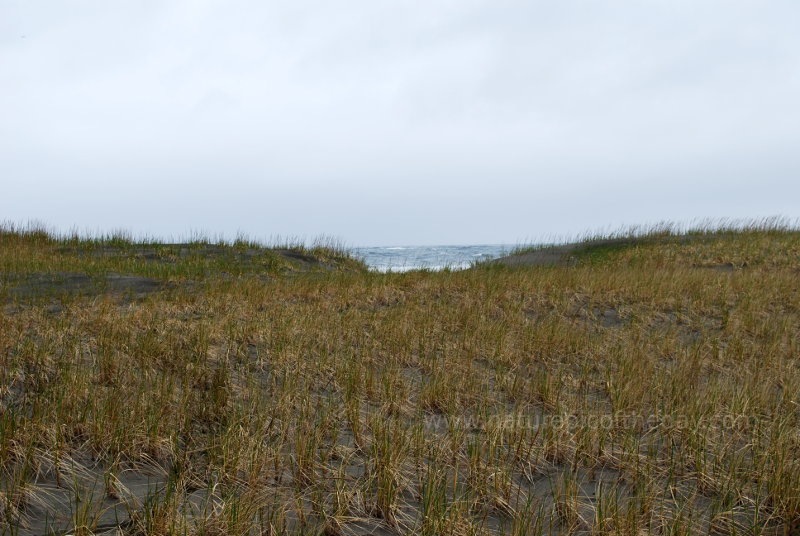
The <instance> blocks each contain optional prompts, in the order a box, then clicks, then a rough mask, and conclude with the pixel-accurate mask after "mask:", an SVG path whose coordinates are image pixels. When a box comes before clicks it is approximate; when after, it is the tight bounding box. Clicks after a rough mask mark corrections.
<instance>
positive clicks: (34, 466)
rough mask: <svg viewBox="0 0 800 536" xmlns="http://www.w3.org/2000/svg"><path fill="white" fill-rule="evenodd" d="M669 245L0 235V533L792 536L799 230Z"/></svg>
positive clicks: (799, 468) (797, 494) (796, 505)
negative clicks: (493, 257) (433, 253)
mask: <svg viewBox="0 0 800 536" xmlns="http://www.w3.org/2000/svg"><path fill="white" fill-rule="evenodd" d="M686 236H689V235H685V234H680V233H673V234H670V235H665V236H664V237H662V238H660V239H658V240H646V239H641V240H629V241H628V242H627V243H624V244H614V245H613V246H611V247H605V246H603V247H598V248H591V247H589V248H583V249H581V250H579V251H577V252H573V253H570V254H571V255H572V256H573V257H574V261H573V262H571V263H570V265H569V266H534V267H507V266H502V265H496V264H492V265H489V264H487V265H481V266H477V267H475V268H473V269H471V270H465V271H451V272H447V271H445V272H422V271H420V272H409V273H403V274H378V273H373V272H369V271H367V270H365V269H363V265H360V264H358V262H357V261H352V260H351V259H348V258H347V257H346V254H345V253H344V252H342V251H339V250H336V249H335V248H333V249H332V251H330V252H323V251H317V252H314V251H311V250H306V251H301V252H299V254H301V255H305V256H306V257H305V258H306V260H305V261H302V260H300V259H299V258H298V257H296V256H295V257H292V255H291V254H288V253H285V252H284V253H279V252H276V251H267V250H266V249H264V250H263V251H261V250H259V249H258V248H257V247H256V245H254V244H248V245H242V244H240V245H238V246H237V245H236V244H217V245H215V246H214V247H215V248H216V249H213V250H211V251H209V250H203V249H202V248H207V247H208V245H207V244H201V245H197V248H198V251H197V252H195V253H196V254H195V253H192V252H191V251H190V252H189V253H188V254H185V253H182V252H181V249H180V247H184V246H176V245H172V246H169V245H164V246H162V245H159V244H146V245H144V244H133V243H123V244H111V243H109V242H110V241H109V240H105V241H103V240H99V241H95V242H93V243H92V244H93V245H92V244H90V243H85V242H81V241H80V240H78V239H76V240H75V241H74V242H73V243H71V244H70V243H66V241H65V240H64V239H57V238H53V237H51V236H48V235H46V234H36V233H26V232H20V231H19V230H14V229H6V230H5V231H4V232H2V233H0V273H3V279H2V285H3V286H2V287H0V299H2V300H3V301H2V303H0V307H2V310H1V312H0V360H1V362H0V363H1V366H0V471H1V472H0V527H2V529H0V532H2V533H8V534H48V533H58V534H63V533H66V532H69V533H72V534H92V533H95V534H96V533H102V532H109V531H112V532H114V533H122V534H326V535H340V534H342V535H343V534H366V533H374V534H419V535H432V536H433V535H454V536H455V535H469V534H512V535H524V534H622V535H639V534H672V535H681V534H721V535H725V534H730V535H734V534H785V535H790V534H797V533H798V532H800V395H799V394H798V393H800V362H799V361H798V357H799V356H800V348H799V347H798V346H799V343H798V340H800V337H799V336H798V335H799V334H800V288H798V287H799V286H798V284H797V282H798V278H799V277H800V233H799V232H798V231H796V230H794V229H792V228H787V227H782V226H771V227H770V226H761V227H760V228H750V229H736V230H728V231H727V232H720V233H712V232H708V233H705V234H704V236H703V239H685V237H686ZM607 238H612V239H613V238H619V237H607ZM640 238H641V237H640ZM597 239H598V237H592V240H594V241H595V244H596V241H597ZM192 247H194V246H192ZM92 248H94V249H92ZM113 248H116V249H113ZM160 248H164V249H163V250H162V249H160ZM170 248H171V249H170ZM176 248H177V249H176ZM237 248H238V249H237ZM112 249H113V252H112V253H108V252H109V251H112ZM189 249H190V250H191V247H190V248H189ZM253 249H255V250H256V251H257V253H252V254H251V256H247V255H244V256H242V255H239V254H238V253H237V251H239V252H241V251H243V250H245V251H246V250H253ZM277 249H282V248H277ZM140 250H141V251H140ZM145 250H146V251H145ZM153 250H155V252H156V255H155V256H154V257H153V256H150V255H149V254H150V253H152V252H153ZM87 251H88V252H98V251H99V252H101V253H100V254H87V253H86V252H87ZM119 251H122V252H123V253H119ZM143 251H144V253H143ZM159 252H163V253H164V254H163V255H161V256H159ZM273 253H274V254H275V255H276V257H274V258H275V262H274V263H270V262H267V261H266V260H263V261H262V260H261V259H262V258H263V259H267V258H272V257H270V255H272V254H273ZM325 255H327V257H326V256H325ZM254 258H255V259H257V260H253V259H254ZM312 258H313V259H316V262H312V261H311V260H310V259H312ZM284 263H286V264H284ZM110 272H113V273H115V274H121V275H122V276H126V277H127V276H130V275H135V276H137V277H142V278H148V279H152V280H154V281H156V282H157V284H153V285H151V286H149V287H147V288H144V287H137V286H135V285H134V286H131V287H125V289H124V291H120V292H110V291H108V289H109V288H116V287H113V284H117V283H114V282H113V281H119V278H118V279H115V280H113V281H112V282H109V280H104V279H103V278H104V277H108V275H107V274H108V273H110ZM47 273H51V274H52V273H56V274H61V276H59V277H62V279H63V278H65V277H67V276H64V274H73V275H70V276H69V277H73V279H74V278H76V277H77V276H76V275H74V274H79V273H84V274H90V275H91V276H92V278H93V279H92V282H94V283H97V284H98V285H99V287H97V288H95V287H94V286H92V285H91V284H89V283H87V284H86V285H77V287H76V286H75V285H73V286H69V285H68V286H64V285H61V286H59V284H56V283H53V281H56V280H57V278H55V279H46V278H45V279H42V277H44V276H42V274H47ZM26 274H36V275H35V277H33V278H31V277H28V278H27V279H26ZM43 280H44V281H45V282H46V283H41V281H43ZM31 281H34V282H35V283H36V285H38V286H36V285H34V284H33V283H31ZM103 281H106V283H105V285H106V286H105V287H104V286H103V284H104V283H103ZM167 282H168V283H169V284H167ZM198 282H199V283H198ZM51 284H52V286H53V288H55V289H58V290H57V291H56V292H53V293H47V292H41V291H37V292H35V293H32V292H23V291H20V290H19V289H21V288H22V289H25V288H28V287H30V286H32V285H33V286H36V288H38V289H40V290H41V288H46V287H47V286H48V285H51ZM74 288H77V289H78V290H77V291H74ZM98 289H99V290H98Z"/></svg>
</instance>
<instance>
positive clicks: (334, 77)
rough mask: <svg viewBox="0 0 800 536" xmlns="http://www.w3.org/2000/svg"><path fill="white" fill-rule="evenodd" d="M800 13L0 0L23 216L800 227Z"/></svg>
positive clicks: (504, 0) (382, 228)
mask: <svg viewBox="0 0 800 536" xmlns="http://www.w3.org/2000/svg"><path fill="white" fill-rule="evenodd" d="M798 28H800V2H797V0H784V1H780V0H752V1H738V0H719V1H714V0H687V1H683V0H663V1H661V0H585V1H578V0H548V1H536V0H529V1H511V0H487V1H479V0H448V1H438V0H426V1H424V2H413V1H408V0H406V1H392V0H354V1H345V2H330V1H322V0H318V1H312V0H291V1H289V0H283V1H263V0H259V1H255V0H253V1H247V0H234V1H231V0H227V1H224V2H223V1H203V0H183V1H175V0H157V1H155V0H154V1H142V0H137V1H129V2H125V1H78V0H76V1H68V2H52V1H37V0H18V1H17V0H0V220H12V221H16V222H21V221H27V220H31V219H36V220H41V221H44V222H46V223H48V224H51V225H53V226H55V227H57V228H60V229H62V230H66V229H69V228H71V227H73V226H74V227H77V228H78V229H81V230H90V231H97V230H109V229H117V228H125V229H128V230H130V231H132V232H134V233H146V234H150V235H158V236H162V237H180V236H185V235H187V234H188V233H189V232H192V231H206V232H209V233H211V234H217V233H223V234H225V235H227V236H235V235H236V233H237V232H240V231H241V232H244V233H247V234H249V235H250V236H252V237H255V238H268V237H270V236H276V235H282V236H293V237H313V236H316V235H320V234H326V235H334V236H337V237H339V238H340V239H342V240H344V241H345V242H346V243H347V244H349V245H353V246H356V245H393V244H447V243H449V244H461V243H464V244H466V243H515V242H519V241H522V240H526V239H527V240H532V239H533V240H536V239H540V238H546V237H550V236H566V235H570V234H572V233H577V232H580V231H584V230H590V229H598V228H608V227H614V226H617V225H620V224H634V223H643V222H653V221H658V220H664V219H668V220H678V221H686V220H689V219H692V218H704V217H760V216H769V215H784V216H788V217H790V218H796V217H798V216H800V101H799V99H800V31H798Z"/></svg>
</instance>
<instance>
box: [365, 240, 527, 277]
mask: <svg viewBox="0 0 800 536" xmlns="http://www.w3.org/2000/svg"><path fill="white" fill-rule="evenodd" d="M512 249H514V246H513V245H509V244H488V245H474V246H386V247H357V248H353V252H354V253H355V254H356V256H358V257H361V258H362V259H363V260H364V262H366V263H367V265H368V266H369V267H370V268H372V269H374V270H378V271H381V272H407V271H409V270H419V269H428V270H441V269H443V268H450V269H453V270H461V269H464V268H469V267H470V266H472V265H473V264H475V263H476V262H480V261H486V260H490V259H496V258H498V257H502V256H503V255H507V254H508V253H509V252H510V251H511V250H512Z"/></svg>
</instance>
